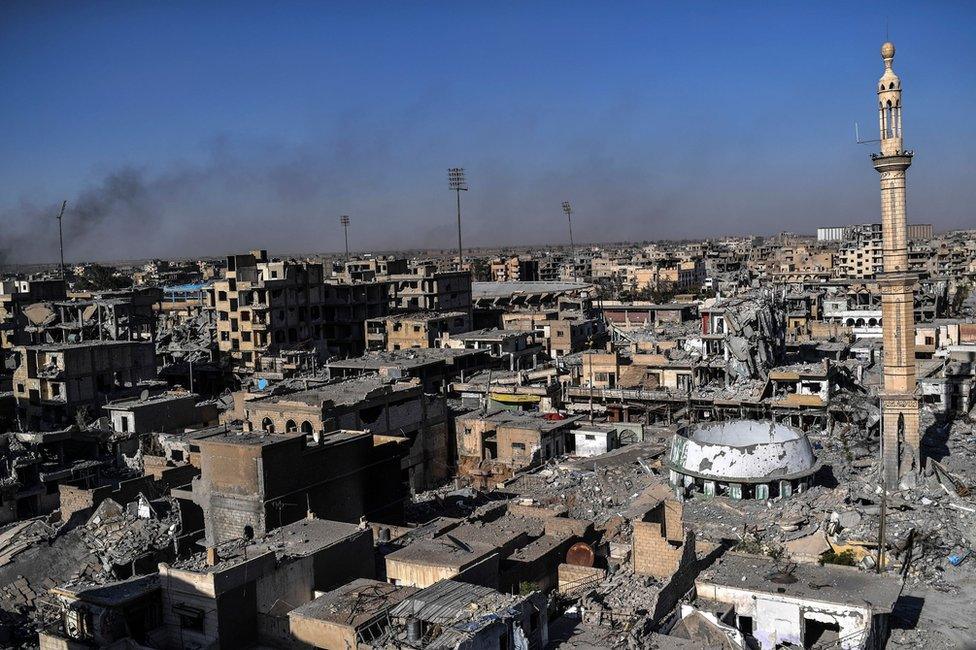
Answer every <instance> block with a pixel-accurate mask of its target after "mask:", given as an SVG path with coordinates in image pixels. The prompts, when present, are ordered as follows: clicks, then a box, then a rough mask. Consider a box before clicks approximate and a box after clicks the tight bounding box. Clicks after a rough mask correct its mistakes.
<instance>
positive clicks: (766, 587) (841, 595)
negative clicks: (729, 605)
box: [695, 553, 902, 612]
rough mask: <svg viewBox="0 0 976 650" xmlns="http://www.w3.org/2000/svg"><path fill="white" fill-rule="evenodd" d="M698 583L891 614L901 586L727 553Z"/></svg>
mask: <svg viewBox="0 0 976 650" xmlns="http://www.w3.org/2000/svg"><path fill="white" fill-rule="evenodd" d="M695 582H696V585H698V586H699V589H700V588H701V585H703V584H713V585H720V586H724V587H729V588H733V589H742V590H746V591H757V592H764V593H775V594H777V595H780V596H785V597H790V598H802V599H805V600H807V599H808V600H816V601H820V602H824V603H834V604H840V605H850V606H854V607H866V608H869V609H872V610H874V611H876V612H890V611H891V608H892V607H893V606H894V604H895V601H896V600H898V596H899V594H900V593H901V587H902V582H901V580H900V579H899V578H897V577H894V576H886V575H877V574H874V573H865V572H863V571H860V570H858V569H854V568H851V567H843V566H837V565H830V564H827V565H823V566H820V565H817V564H806V563H801V564H791V565H790V566H789V570H788V572H786V571H784V570H783V568H782V567H781V566H778V565H777V564H776V562H775V561H774V560H773V559H772V558H768V557H765V556H758V555H741V554H737V553H727V554H726V555H725V556H723V557H722V558H721V559H720V560H718V562H716V563H715V564H714V565H713V566H712V567H711V568H710V569H708V570H706V571H705V572H704V573H702V575H701V576H699V578H698V580H696V581H695Z"/></svg>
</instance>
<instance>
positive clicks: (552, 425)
mask: <svg viewBox="0 0 976 650" xmlns="http://www.w3.org/2000/svg"><path fill="white" fill-rule="evenodd" d="M546 415H547V414H545V413H539V412H537V411H513V410H508V409H499V410H497V411H491V412H489V413H482V412H480V411H472V412H470V413H465V414H464V415H461V416H459V417H458V418H457V419H458V420H485V421H487V422H491V423H492V424H495V425H496V426H509V427H521V428H526V429H536V430H538V431H553V430H555V429H559V428H562V427H566V426H569V425H571V424H573V423H575V422H577V421H578V420H580V419H581V418H582V416H578V415H577V416H572V417H561V419H556V418H547V417H546Z"/></svg>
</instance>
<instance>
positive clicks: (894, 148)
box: [872, 43, 919, 486]
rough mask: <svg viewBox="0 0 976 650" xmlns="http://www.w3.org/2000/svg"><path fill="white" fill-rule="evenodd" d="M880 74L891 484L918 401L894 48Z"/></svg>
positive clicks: (877, 160) (913, 439) (905, 161)
mask: <svg viewBox="0 0 976 650" xmlns="http://www.w3.org/2000/svg"><path fill="white" fill-rule="evenodd" d="M881 56H882V58H883V59H884V64H885V71H884V74H883V75H882V76H881V79H880V81H879V82H878V121H879V127H880V130H881V153H880V154H878V155H874V156H872V159H873V161H874V168H875V169H876V170H877V171H878V173H879V174H881V225H882V240H883V249H884V273H883V274H882V276H881V278H880V279H879V281H878V285H879V287H880V288H881V312H882V323H883V333H884V392H883V394H882V398H881V408H882V423H883V445H884V461H885V482H886V483H887V484H888V485H889V486H893V485H895V484H897V482H898V477H899V475H900V474H901V472H902V471H903V470H904V469H907V467H905V465H906V464H907V463H909V462H910V457H911V455H917V454H918V449H919V431H918V420H919V412H918V398H917V397H916V396H915V386H916V381H915V313H914V286H915V276H914V275H913V274H911V273H910V272H909V264H908V228H907V209H906V204H905V185H906V172H907V171H908V167H909V166H910V165H911V164H912V152H911V151H906V150H905V149H904V146H903V142H902V121H901V81H900V80H899V79H898V76H897V75H896V74H895V72H894V70H893V68H892V61H893V60H894V57H895V46H894V45H892V44H891V43H885V44H884V45H883V46H882V47H881Z"/></svg>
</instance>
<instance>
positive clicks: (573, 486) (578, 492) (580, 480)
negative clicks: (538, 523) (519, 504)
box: [510, 452, 663, 527]
mask: <svg viewBox="0 0 976 650" xmlns="http://www.w3.org/2000/svg"><path fill="white" fill-rule="evenodd" d="M657 455H659V453H658V452H655V453H653V454H651V453H648V459H647V460H645V459H644V458H641V457H638V458H636V459H635V460H633V461H632V462H628V463H621V464H613V465H605V466H600V467H596V468H595V469H593V470H586V469H580V468H579V467H578V466H574V465H567V464H560V463H555V462H554V463H549V464H548V465H546V466H545V467H544V468H542V469H541V470H539V471H538V472H536V473H534V474H532V475H527V476H523V477H521V479H524V480H522V481H519V482H517V483H516V484H513V485H512V486H510V487H513V488H515V489H516V491H518V492H519V493H520V494H521V495H522V496H531V498H534V499H535V500H536V501H538V502H539V503H540V504H541V505H544V506H553V505H561V506H565V508H566V516H567V517H570V518H573V519H586V520H588V521H592V522H593V523H594V525H596V526H597V527H605V526H606V525H607V524H608V523H609V522H610V521H611V519H614V518H615V517H616V518H622V519H626V518H627V517H625V515H626V514H627V513H628V511H629V510H630V509H631V507H632V505H633V502H634V500H636V499H637V498H638V497H640V495H641V493H643V492H644V491H645V490H646V489H647V488H648V487H650V486H651V485H655V484H660V483H662V482H663V477H662V476H661V475H660V474H659V473H657V472H656V471H655V470H654V469H652V467H651V463H652V462H653V461H651V460H650V458H651V456H657ZM615 521H616V520H615Z"/></svg>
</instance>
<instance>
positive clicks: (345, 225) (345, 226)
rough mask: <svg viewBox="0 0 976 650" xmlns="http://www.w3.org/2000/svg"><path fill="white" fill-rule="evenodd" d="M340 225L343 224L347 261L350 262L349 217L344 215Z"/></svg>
mask: <svg viewBox="0 0 976 650" xmlns="http://www.w3.org/2000/svg"><path fill="white" fill-rule="evenodd" d="M339 223H341V224H342V231H343V234H344V235H345V237H346V260H347V261H348V260H349V215H345V214H344V215H342V216H341V217H339Z"/></svg>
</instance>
